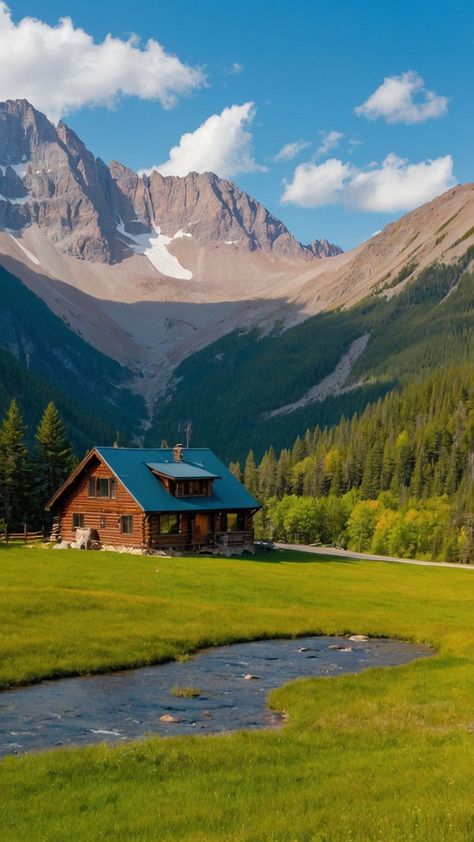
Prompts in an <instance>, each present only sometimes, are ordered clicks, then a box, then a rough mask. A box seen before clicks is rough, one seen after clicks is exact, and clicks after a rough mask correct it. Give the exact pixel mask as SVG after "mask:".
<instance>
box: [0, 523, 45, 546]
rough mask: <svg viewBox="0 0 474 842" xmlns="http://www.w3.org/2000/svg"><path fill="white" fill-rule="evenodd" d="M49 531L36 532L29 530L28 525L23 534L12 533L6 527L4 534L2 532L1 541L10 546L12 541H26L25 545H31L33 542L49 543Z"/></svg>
mask: <svg viewBox="0 0 474 842" xmlns="http://www.w3.org/2000/svg"><path fill="white" fill-rule="evenodd" d="M47 540H48V537H47V530H45V529H39V530H37V531H36V532H34V531H33V530H31V529H28V527H27V525H26V524H25V527H24V529H23V531H22V532H10V531H9V529H8V527H6V528H5V529H4V530H3V532H0V541H4V542H5V543H6V544H8V543H9V542H10V541H24V543H25V544H28V543H30V542H31V541H42V542H44V541H47Z"/></svg>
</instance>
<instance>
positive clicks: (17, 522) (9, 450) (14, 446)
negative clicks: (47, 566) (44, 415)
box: [0, 400, 28, 530]
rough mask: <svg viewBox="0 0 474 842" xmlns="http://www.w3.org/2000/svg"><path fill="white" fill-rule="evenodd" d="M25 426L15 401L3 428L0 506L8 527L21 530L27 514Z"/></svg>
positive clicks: (0, 437)
mask: <svg viewBox="0 0 474 842" xmlns="http://www.w3.org/2000/svg"><path fill="white" fill-rule="evenodd" d="M25 432H26V429H25V425H24V423H23V419H22V417H21V413H20V410H19V409H18V404H17V402H16V401H15V400H12V402H11V404H10V407H9V409H8V411H7V414H6V416H5V418H4V420H3V423H2V425H1V427H0V506H1V517H2V519H3V520H4V521H5V524H6V525H7V526H8V528H9V529H10V530H11V529H19V528H20V527H21V525H22V523H23V521H24V519H25V517H26V515H27V511H26V508H25V507H26V503H27V500H28V466H27V459H26V457H27V450H26V445H25V440H24V439H25Z"/></svg>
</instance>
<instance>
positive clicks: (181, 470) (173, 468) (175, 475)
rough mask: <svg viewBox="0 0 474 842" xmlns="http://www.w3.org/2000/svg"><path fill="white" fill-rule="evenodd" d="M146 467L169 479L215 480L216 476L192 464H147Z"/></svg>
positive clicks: (200, 466)
mask: <svg viewBox="0 0 474 842" xmlns="http://www.w3.org/2000/svg"><path fill="white" fill-rule="evenodd" d="M146 466H147V468H151V470H152V471H155V472H156V473H157V474H162V475H163V476H164V477H170V479H217V474H211V472H210V471H206V469H205V468H203V467H202V465H195V464H193V463H192V462H147V463H146Z"/></svg>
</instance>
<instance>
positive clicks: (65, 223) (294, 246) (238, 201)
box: [0, 100, 340, 271]
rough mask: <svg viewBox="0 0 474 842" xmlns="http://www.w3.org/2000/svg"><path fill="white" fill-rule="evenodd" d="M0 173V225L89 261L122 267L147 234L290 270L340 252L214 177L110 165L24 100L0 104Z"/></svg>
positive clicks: (62, 126)
mask: <svg viewBox="0 0 474 842" xmlns="http://www.w3.org/2000/svg"><path fill="white" fill-rule="evenodd" d="M0 166H1V173H0V228H11V229H13V230H20V229H22V228H24V227H25V226H28V225H31V224H34V225H37V226H38V227H40V228H41V229H42V230H43V231H44V232H45V233H46V235H47V237H48V238H49V239H50V240H52V241H53V242H54V243H55V245H56V247H57V248H58V249H59V250H60V251H62V252H63V253H66V254H70V255H72V256H74V257H79V258H83V259H84V260H87V261H91V262H103V263H113V262H116V261H120V260H122V259H123V258H124V257H126V256H127V255H130V254H132V253H133V252H134V251H137V250H138V249H137V248H135V246H136V243H134V240H133V238H134V237H135V236H137V235H140V236H143V235H146V234H147V233H148V234H149V236H150V237H156V236H160V235H161V236H163V237H164V238H165V239H166V240H167V241H168V242H169V241H170V238H175V237H176V235H177V234H179V235H181V236H186V237H188V238H192V240H193V242H194V244H195V245H196V246H197V247H198V248H201V249H207V248H209V247H212V248H214V247H216V246H218V245H222V244H224V245H225V246H232V247H234V248H235V249H237V250H238V251H242V252H247V253H249V252H262V253H263V254H265V255H267V256H268V257H269V258H270V259H281V260H285V261H289V262H292V263H300V262H302V261H312V260H314V259H315V258H320V257H328V256H331V255H332V254H338V253H340V249H338V247H337V246H332V245H331V244H329V243H326V241H317V240H314V241H313V242H312V243H310V245H309V246H304V245H302V244H301V243H299V242H298V241H297V240H296V239H295V238H294V237H293V236H292V235H291V234H290V232H289V231H288V229H287V228H286V226H285V225H284V224H283V223H282V222H280V220H278V219H277V218H276V217H274V216H273V215H272V214H271V213H270V212H269V211H268V210H267V209H266V208H265V207H264V206H263V205H262V204H260V203H259V202H258V201H257V200H256V199H254V198H252V197H251V196H249V195H248V194H247V193H245V192H244V191H242V190H240V189H239V188H238V187H237V186H236V185H235V184H234V183H233V182H231V181H227V180H226V179H222V178H220V177H219V176H217V175H216V174H215V173H196V172H191V173H189V174H188V175H186V176H185V177H184V178H182V177H177V176H162V175H161V174H160V173H159V172H157V171H156V170H153V171H152V172H151V173H150V174H148V175H147V174H142V175H140V174H138V173H135V172H133V170H131V169H129V168H127V167H125V166H123V165H122V164H120V163H118V162H116V161H113V162H112V163H111V164H110V166H109V167H107V166H106V164H104V162H103V161H101V160H100V159H98V158H96V157H95V156H94V155H93V154H92V152H90V151H89V150H88V149H87V147H86V146H85V144H84V143H83V141H82V140H81V139H80V138H79V137H78V135H77V134H76V133H75V132H74V131H73V130H72V129H71V128H70V127H69V126H67V124H66V123H64V122H63V121H60V122H59V123H58V125H57V126H56V127H55V126H53V125H52V123H51V122H50V121H49V120H48V119H47V117H45V115H44V114H41V113H40V112H39V111H36V109H35V108H33V106H32V105H30V103H28V102H27V101H26V100H7V101H6V102H3V103H0ZM156 232H157V233H156ZM182 232H185V233H182ZM161 245H166V243H165V240H163V241H162V243H161ZM140 253H142V254H143V253H145V254H147V250H146V249H141V250H140ZM159 271H161V270H159Z"/></svg>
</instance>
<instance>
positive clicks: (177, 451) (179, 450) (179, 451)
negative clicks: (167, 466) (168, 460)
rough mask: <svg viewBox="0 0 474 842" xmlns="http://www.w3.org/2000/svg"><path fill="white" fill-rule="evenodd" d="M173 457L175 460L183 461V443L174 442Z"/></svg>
mask: <svg viewBox="0 0 474 842" xmlns="http://www.w3.org/2000/svg"><path fill="white" fill-rule="evenodd" d="M173 459H174V461H175V462H182V461H183V445H182V444H175V446H174V447H173Z"/></svg>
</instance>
